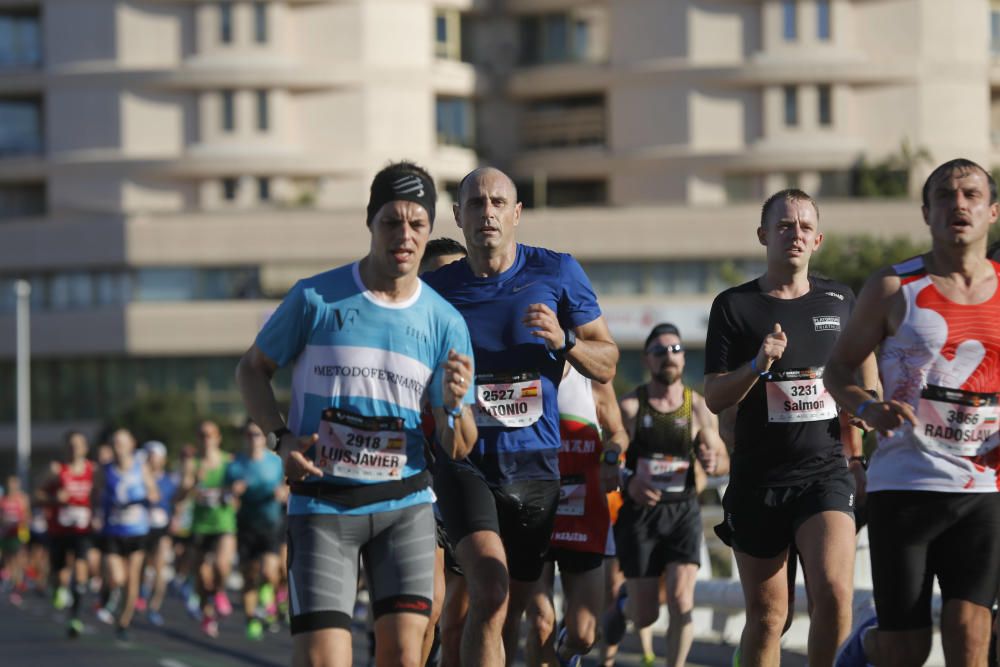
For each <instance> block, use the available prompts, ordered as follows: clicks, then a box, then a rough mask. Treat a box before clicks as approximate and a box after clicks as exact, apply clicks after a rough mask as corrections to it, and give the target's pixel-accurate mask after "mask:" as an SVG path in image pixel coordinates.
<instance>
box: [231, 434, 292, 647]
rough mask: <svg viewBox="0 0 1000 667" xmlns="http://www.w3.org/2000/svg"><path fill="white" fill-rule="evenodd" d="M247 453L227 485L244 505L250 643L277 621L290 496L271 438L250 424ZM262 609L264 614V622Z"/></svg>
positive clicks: (240, 534)
mask: <svg viewBox="0 0 1000 667" xmlns="http://www.w3.org/2000/svg"><path fill="white" fill-rule="evenodd" d="M243 437H244V441H245V444H246V449H245V451H243V452H242V453H240V454H239V455H237V457H236V458H235V459H234V460H233V462H232V463H230V464H229V467H228V468H226V484H227V485H228V486H229V487H230V488H231V489H232V492H233V496H235V497H236V498H237V500H238V501H239V510H238V511H237V513H236V538H237V542H238V547H239V554H240V569H241V570H242V571H243V611H244V613H245V614H246V636H247V639H251V640H257V639H260V638H261V636H262V635H263V633H264V624H263V623H262V620H264V621H267V622H268V624H269V625H270V624H273V623H274V622H276V620H277V608H276V607H275V606H274V595H275V592H276V590H277V588H278V583H279V579H280V575H279V573H278V566H279V562H278V552H279V547H280V545H281V543H282V542H283V541H284V540H283V536H282V534H281V532H280V531H281V517H282V514H283V512H282V509H283V508H282V503H283V502H284V500H285V498H286V497H287V495H288V487H287V486H286V485H285V473H284V470H283V469H282V466H281V459H280V458H278V457H277V456H276V455H275V454H274V453H273V452H270V451H268V449H267V436H266V435H265V434H264V431H262V430H261V429H260V427H259V426H257V424H255V423H253V422H252V421H248V422H247V424H246V426H245V427H244V428H243ZM258 603H259V604H260V606H262V607H264V608H265V613H264V615H263V617H261V616H260V615H259V614H258V612H257V606H258Z"/></svg>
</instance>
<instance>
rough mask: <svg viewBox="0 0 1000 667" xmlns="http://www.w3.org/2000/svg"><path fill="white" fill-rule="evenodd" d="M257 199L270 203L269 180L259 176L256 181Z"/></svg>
mask: <svg viewBox="0 0 1000 667" xmlns="http://www.w3.org/2000/svg"><path fill="white" fill-rule="evenodd" d="M257 199H259V200H260V201H271V179H270V178H267V177H266V176H261V177H260V178H258V179H257Z"/></svg>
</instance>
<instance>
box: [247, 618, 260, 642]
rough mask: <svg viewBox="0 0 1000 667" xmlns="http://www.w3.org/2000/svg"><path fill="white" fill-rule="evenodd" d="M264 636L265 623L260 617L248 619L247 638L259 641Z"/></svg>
mask: <svg viewBox="0 0 1000 667" xmlns="http://www.w3.org/2000/svg"><path fill="white" fill-rule="evenodd" d="M263 636H264V624H263V623H261V622H260V619H259V618H251V619H250V620H249V621H247V639H249V640H251V641H258V640H260V638H261V637H263Z"/></svg>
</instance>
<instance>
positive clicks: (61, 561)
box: [49, 533, 94, 571]
mask: <svg viewBox="0 0 1000 667" xmlns="http://www.w3.org/2000/svg"><path fill="white" fill-rule="evenodd" d="M93 546H94V538H93V537H92V536H91V535H90V533H84V534H74V535H50V536H49V562H50V563H51V567H52V570H53V571H59V570H61V569H63V568H64V567H66V562H67V560H68V558H67V556H69V554H73V557H74V558H78V559H82V560H87V552H88V551H90V550H91V549H92V548H93Z"/></svg>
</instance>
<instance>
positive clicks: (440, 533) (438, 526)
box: [434, 508, 464, 577]
mask: <svg viewBox="0 0 1000 667" xmlns="http://www.w3.org/2000/svg"><path fill="white" fill-rule="evenodd" d="M434 529H435V532H436V533H437V545H438V548H439V549H442V550H443V551H444V569H445V570H448V571H450V572H451V573H452V574H457V575H458V576H460V577H461V576H464V575H463V574H462V567H461V566H460V565H459V564H458V559H457V558H455V546H454V545H453V544H452V543H451V540H449V539H448V531H446V530H445V529H444V520H443V519H442V518H441V514H440V512H439V511H438V510H437V509H436V508H435V512H434Z"/></svg>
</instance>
